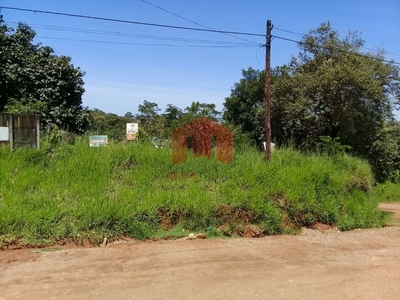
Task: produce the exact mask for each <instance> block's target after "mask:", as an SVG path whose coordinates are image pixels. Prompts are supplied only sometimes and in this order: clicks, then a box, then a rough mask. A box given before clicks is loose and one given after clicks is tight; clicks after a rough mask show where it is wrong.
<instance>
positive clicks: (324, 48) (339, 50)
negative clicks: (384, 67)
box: [273, 35, 400, 65]
mask: <svg viewBox="0 0 400 300" xmlns="http://www.w3.org/2000/svg"><path fill="white" fill-rule="evenodd" d="M273 37H274V38H277V39H280V40H284V41H288V42H293V43H297V44H300V45H307V43H305V42H301V41H296V40H292V39H288V38H284V37H281V36H277V35H273ZM313 47H315V48H319V49H323V50H330V51H332V50H334V51H338V52H341V53H346V54H350V55H355V56H359V57H364V58H369V59H374V60H378V61H382V62H386V63H392V64H396V65H400V63H398V62H395V61H394V60H392V61H389V60H386V59H383V58H377V57H371V56H368V55H365V54H361V53H355V52H348V51H345V50H341V49H333V48H328V47H324V46H318V45H315V46H313Z"/></svg>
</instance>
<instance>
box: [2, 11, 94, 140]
mask: <svg viewBox="0 0 400 300" xmlns="http://www.w3.org/2000/svg"><path fill="white" fill-rule="evenodd" d="M35 34H36V33H35V32H34V31H33V30H32V29H31V28H30V27H29V26H28V25H26V24H23V23H19V24H18V26H17V28H16V30H15V31H14V30H13V29H12V28H10V27H8V26H7V25H6V24H5V23H4V21H3V19H2V16H0V111H3V110H6V111H10V112H20V113H22V112H24V113H40V114H41V125H42V126H46V125H47V124H49V123H51V124H54V125H56V126H58V127H59V128H61V129H65V130H68V131H71V132H75V133H82V132H84V131H85V130H87V129H88V127H89V126H90V122H91V119H90V115H89V112H88V110H87V109H85V108H83V107H82V94H83V93H84V91H85V90H84V88H83V84H84V82H83V80H82V77H83V75H84V73H83V72H82V71H81V70H80V69H79V68H75V67H74V66H73V65H72V64H71V58H69V57H67V56H57V55H55V54H54V51H53V49H51V48H50V47H47V46H42V45H41V44H34V43H33V39H34V37H35Z"/></svg>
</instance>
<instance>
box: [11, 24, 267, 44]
mask: <svg viewBox="0 0 400 300" xmlns="http://www.w3.org/2000/svg"><path fill="white" fill-rule="evenodd" d="M10 24H18V23H16V22H10ZM30 27H32V28H34V29H35V28H42V29H46V30H55V31H62V32H79V33H87V34H95V35H107V36H118V37H130V38H140V39H154V40H164V41H180V42H187V43H201V44H218V45H229V46H243V47H250V46H251V47H259V46H260V44H256V45H253V44H250V43H234V42H226V41H213V40H202V39H189V38H178V37H168V36H155V35H143V34H132V33H124V32H116V31H102V30H92V29H85V28H74V27H62V26H53V25H41V24H30Z"/></svg>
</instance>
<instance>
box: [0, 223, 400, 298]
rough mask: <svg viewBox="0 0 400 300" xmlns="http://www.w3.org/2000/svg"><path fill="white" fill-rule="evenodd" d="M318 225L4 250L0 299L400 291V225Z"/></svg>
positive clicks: (381, 294) (391, 294)
mask: <svg viewBox="0 0 400 300" xmlns="http://www.w3.org/2000/svg"><path fill="white" fill-rule="evenodd" d="M316 226H317V227H319V229H320V230H312V229H307V230H305V231H303V234H302V235H298V236H286V235H284V236H269V237H264V238H257V239H251V238H238V239H206V240H203V239H195V240H189V239H187V240H185V239H181V240H174V241H172V240H169V241H157V242H153V241H148V242H137V241H133V240H124V241H120V242H117V243H113V244H109V245H107V246H104V247H97V248H77V247H70V246H67V247H66V246H63V248H62V250H60V249H59V248H58V247H54V248H48V249H49V250H50V251H48V252H42V251H39V252H37V251H36V252H33V251H34V249H21V250H6V251H0V290H1V293H0V299H33V300H35V299H146V300H148V299H399V298H400V284H399V278H400V227H396V226H391V227H385V228H381V229H368V230H355V231H348V232H338V231H336V230H335V229H334V228H327V227H324V226H322V225H321V224H318V225H316ZM317 229H318V228H317ZM311 233H313V234H311ZM42 250H43V249H42Z"/></svg>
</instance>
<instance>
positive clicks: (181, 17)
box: [142, 0, 259, 45]
mask: <svg viewBox="0 0 400 300" xmlns="http://www.w3.org/2000/svg"><path fill="white" fill-rule="evenodd" d="M142 2H144V3H146V4H148V5H151V6H153V7H155V8H157V9H159V10H162V11H164V12H166V13H168V14H170V15H173V16H175V17H177V18H180V19H182V20H185V21H187V22H190V23H192V24H195V25H198V26H201V27H204V28H207V29H211V30H214V29H213V28H211V27H208V26H205V25H203V24H200V23H197V22H195V21H192V20H189V19H188V18H185V17H183V16H180V15H178V14H176V13H173V12H171V11H169V10H167V9H165V8H162V7H161V6H158V5H155V4H153V3H150V2H149V1H146V0H142ZM224 34H225V35H227V36H229V37H233V38H235V39H239V40H242V41H245V42H250V43H253V44H257V45H259V43H256V42H254V41H250V40H246V39H242V38H239V37H237V36H234V35H231V34H226V33H224Z"/></svg>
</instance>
